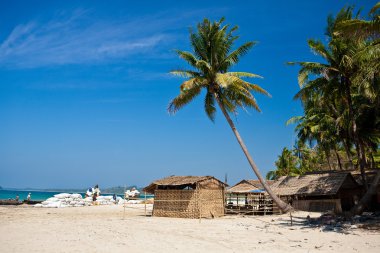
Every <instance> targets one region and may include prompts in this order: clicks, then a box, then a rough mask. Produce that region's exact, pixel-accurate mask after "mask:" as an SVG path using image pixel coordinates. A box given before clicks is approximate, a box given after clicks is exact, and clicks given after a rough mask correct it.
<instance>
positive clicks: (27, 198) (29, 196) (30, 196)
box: [26, 192, 32, 201]
mask: <svg viewBox="0 0 380 253" xmlns="http://www.w3.org/2000/svg"><path fill="white" fill-rule="evenodd" d="M31 198H32V194H31V193H30V192H29V194H28V196H27V197H26V200H27V201H29V200H30V199H31Z"/></svg>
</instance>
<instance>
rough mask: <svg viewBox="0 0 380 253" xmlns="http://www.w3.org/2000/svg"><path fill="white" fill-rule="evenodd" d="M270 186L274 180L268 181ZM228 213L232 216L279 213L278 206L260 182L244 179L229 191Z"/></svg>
mask: <svg viewBox="0 0 380 253" xmlns="http://www.w3.org/2000/svg"><path fill="white" fill-rule="evenodd" d="M266 182H267V184H268V185H271V184H272V183H273V181H272V180H267V181H266ZM226 212H227V213H231V214H234V213H236V214H272V213H278V212H279V210H278V208H277V206H275V204H274V203H273V200H272V199H271V198H270V197H269V195H268V194H267V193H266V191H265V190H264V187H263V186H262V184H261V183H260V181H259V180H250V179H244V180H242V181H240V182H239V183H237V184H236V185H234V186H232V187H231V188H229V189H227V191H226Z"/></svg>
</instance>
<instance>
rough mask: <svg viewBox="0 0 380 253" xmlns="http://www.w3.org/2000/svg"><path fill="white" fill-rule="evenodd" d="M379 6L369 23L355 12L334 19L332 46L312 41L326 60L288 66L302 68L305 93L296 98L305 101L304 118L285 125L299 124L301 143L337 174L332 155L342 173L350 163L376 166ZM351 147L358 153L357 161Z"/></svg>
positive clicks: (379, 88) (307, 164)
mask: <svg viewBox="0 0 380 253" xmlns="http://www.w3.org/2000/svg"><path fill="white" fill-rule="evenodd" d="M379 6H380V5H379V3H378V4H376V5H375V7H374V8H373V9H372V11H371V14H370V20H362V19H360V13H357V14H356V15H354V14H353V8H352V7H347V8H343V9H342V10H341V11H340V12H339V13H338V14H337V15H336V16H335V17H334V16H330V17H329V18H328V22H327V23H328V24H327V28H326V35H327V36H328V43H327V44H324V43H322V42H321V41H318V40H309V41H308V45H309V47H310V49H311V50H312V51H313V52H314V53H315V54H316V55H318V56H320V57H321V58H322V59H323V61H322V62H290V63H289V64H291V65H299V66H300V70H299V75H298V82H299V85H300V88H301V89H300V91H299V92H298V93H297V94H296V95H295V99H297V100H300V101H301V102H302V105H303V108H304V115H303V116H297V117H293V118H292V119H290V120H288V122H287V124H289V123H296V124H297V126H296V132H297V136H298V140H299V142H300V143H306V142H308V143H316V149H317V150H321V152H320V153H321V154H323V153H324V156H325V158H324V159H321V158H322V156H319V158H317V159H316V160H320V162H322V163H323V162H324V161H325V162H327V164H328V167H329V169H336V168H335V167H334V166H332V162H331V159H332V157H334V156H335V157H336V160H337V161H338V164H339V169H345V168H347V167H350V166H349V165H348V164H349V163H351V167H352V160H357V161H358V163H360V164H361V166H362V165H363V166H365V165H366V166H367V167H370V166H372V167H373V166H375V163H373V162H372V165H371V162H370V160H371V156H373V154H374V153H376V152H377V150H378V147H379V143H380V124H379V123H380V117H379V115H380V113H379V112H380V96H379V94H380V76H379V73H380V43H379V38H380V29H379V28H380V26H379V15H378V14H379V12H378V10H379ZM359 23H360V26H359V25H358V24H359ZM363 27H366V28H365V29H364V28H363ZM352 146H354V147H355V151H356V153H354V155H355V156H356V158H355V157H354V158H353V159H352V157H351V156H352V150H351V147H352ZM343 150H344V151H343ZM342 153H343V155H342ZM310 159H312V158H308V159H306V158H305V157H304V158H303V159H301V163H304V164H305V165H303V166H299V168H301V167H305V168H306V167H309V168H310V167H311V165H310ZM323 160H324V161H323ZM344 160H345V161H346V163H344ZM372 160H374V159H372ZM313 163H314V162H311V164H313ZM313 166H314V167H315V168H314V169H317V168H318V166H317V165H316V164H314V165H313ZM362 168H363V167H361V169H362Z"/></svg>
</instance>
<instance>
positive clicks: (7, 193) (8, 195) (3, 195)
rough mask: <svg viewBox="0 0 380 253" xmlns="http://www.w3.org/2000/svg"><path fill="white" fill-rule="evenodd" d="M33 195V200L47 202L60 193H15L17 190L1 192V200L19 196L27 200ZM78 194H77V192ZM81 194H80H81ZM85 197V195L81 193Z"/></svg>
mask: <svg viewBox="0 0 380 253" xmlns="http://www.w3.org/2000/svg"><path fill="white" fill-rule="evenodd" d="M29 192H30V193H31V200H46V199H48V198H51V197H53V196H54V195H55V194H58V193H60V192H43V191H15V190H0V199H14V198H16V196H17V195H18V196H19V197H20V200H24V199H26V197H27V196H28V193H29ZM75 193H77V192H75ZM79 193H80V192H79ZM81 194H82V196H84V194H83V193H81Z"/></svg>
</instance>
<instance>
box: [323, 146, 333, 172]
mask: <svg viewBox="0 0 380 253" xmlns="http://www.w3.org/2000/svg"><path fill="white" fill-rule="evenodd" d="M325 155H326V160H327V164H328V165H329V169H330V170H333V169H332V167H331V163H330V152H328V151H327V150H325Z"/></svg>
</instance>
